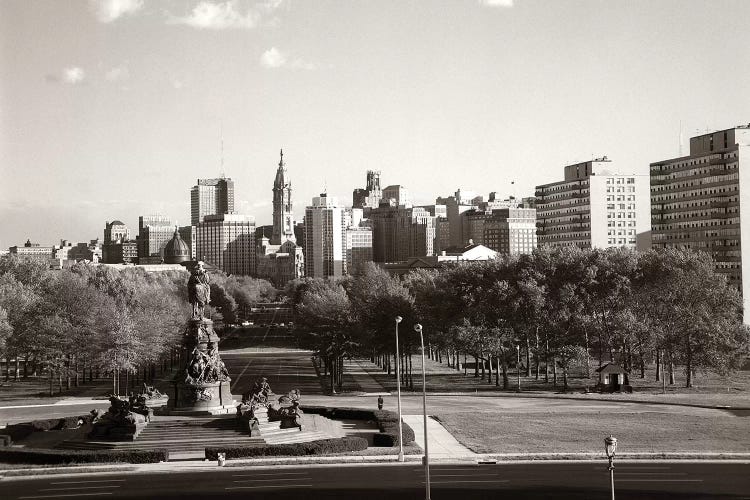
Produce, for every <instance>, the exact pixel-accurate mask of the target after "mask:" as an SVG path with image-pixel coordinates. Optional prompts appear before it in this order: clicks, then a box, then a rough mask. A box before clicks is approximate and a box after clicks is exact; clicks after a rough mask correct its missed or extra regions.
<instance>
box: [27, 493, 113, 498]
mask: <svg viewBox="0 0 750 500" xmlns="http://www.w3.org/2000/svg"><path fill="white" fill-rule="evenodd" d="M111 494H112V493H110V492H102V493H61V494H59V495H34V496H28V497H18V499H19V500H21V499H25V498H62V497H86V496H89V497H90V496H95V495H97V496H101V495H111Z"/></svg>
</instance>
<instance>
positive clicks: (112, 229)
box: [104, 220, 130, 244]
mask: <svg viewBox="0 0 750 500" xmlns="http://www.w3.org/2000/svg"><path fill="white" fill-rule="evenodd" d="M129 239H130V229H128V226H126V225H125V223H124V222H121V221H119V220H116V221H112V222H106V223H105V224H104V244H107V243H115V242H118V241H126V240H129Z"/></svg>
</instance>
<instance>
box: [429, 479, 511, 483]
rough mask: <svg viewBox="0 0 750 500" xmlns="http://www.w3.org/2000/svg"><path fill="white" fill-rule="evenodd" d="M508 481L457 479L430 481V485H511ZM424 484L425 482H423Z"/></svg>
mask: <svg viewBox="0 0 750 500" xmlns="http://www.w3.org/2000/svg"><path fill="white" fill-rule="evenodd" d="M509 482H510V480H508V479H456V480H454V481H430V484H456V483H509ZM422 484H424V481H422Z"/></svg>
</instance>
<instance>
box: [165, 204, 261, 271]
mask: <svg viewBox="0 0 750 500" xmlns="http://www.w3.org/2000/svg"><path fill="white" fill-rule="evenodd" d="M173 233H174V230H173ZM170 239H171V238H170ZM195 240H196V243H195V247H196V252H197V255H196V257H195V258H196V259H197V260H202V261H204V262H207V263H209V264H212V265H214V266H216V267H218V268H219V269H221V270H222V271H224V272H225V273H227V274H239V275H254V274H255V220H254V219H253V218H252V217H249V216H247V215H240V214H218V215H206V216H205V217H204V218H203V222H201V223H200V224H198V226H196V228H195Z"/></svg>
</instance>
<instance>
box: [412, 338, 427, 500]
mask: <svg viewBox="0 0 750 500" xmlns="http://www.w3.org/2000/svg"><path fill="white" fill-rule="evenodd" d="M414 331H415V332H417V333H418V334H419V341H420V343H421V344H422V415H423V419H424V476H425V483H424V484H425V500H430V454H429V452H428V451H427V381H426V377H425V365H424V335H422V325H420V324H419V323H417V324H416V325H414Z"/></svg>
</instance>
